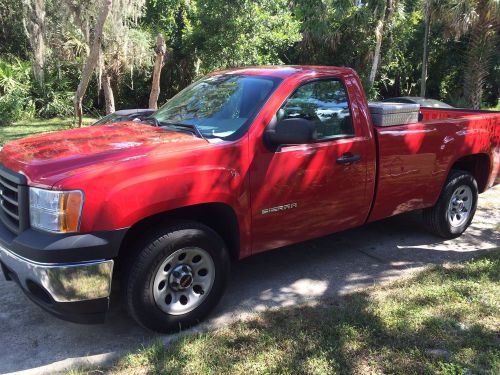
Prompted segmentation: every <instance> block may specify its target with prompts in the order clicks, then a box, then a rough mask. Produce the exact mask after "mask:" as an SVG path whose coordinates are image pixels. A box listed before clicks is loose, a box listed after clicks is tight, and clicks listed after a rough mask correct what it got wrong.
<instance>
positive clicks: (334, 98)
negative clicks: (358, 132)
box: [277, 79, 354, 140]
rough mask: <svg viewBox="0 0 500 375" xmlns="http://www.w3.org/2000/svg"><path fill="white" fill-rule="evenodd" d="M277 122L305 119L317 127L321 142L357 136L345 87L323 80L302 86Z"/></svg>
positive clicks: (329, 80)
mask: <svg viewBox="0 0 500 375" xmlns="http://www.w3.org/2000/svg"><path fill="white" fill-rule="evenodd" d="M277 118H278V121H280V120H285V119H289V118H303V119H306V120H309V121H311V122H312V123H313V124H314V127H315V128H316V132H317V139H318V140H328V139H332V138H338V137H342V136H352V135H354V129H353V127H352V119H351V112H350V111H349V102H348V98H347V92H346V90H345V87H344V85H343V84H342V82H340V81H339V80H337V79H324V80H318V81H313V82H309V83H306V84H304V85H302V86H300V87H299V88H298V89H297V90H296V91H295V93H294V94H293V95H292V96H291V97H290V98H288V100H287V101H286V102H285V104H284V105H283V106H282V107H281V109H280V110H279V111H278V114H277Z"/></svg>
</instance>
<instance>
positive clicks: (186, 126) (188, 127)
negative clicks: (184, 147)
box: [155, 119, 207, 140]
mask: <svg viewBox="0 0 500 375" xmlns="http://www.w3.org/2000/svg"><path fill="white" fill-rule="evenodd" d="M155 121H156V122H157V124H158V125H159V126H165V127H167V128H181V129H185V130H187V131H189V132H191V133H193V134H194V135H196V136H197V137H198V138H201V139H204V140H207V139H206V138H205V136H204V135H203V133H202V132H201V131H200V129H198V127H197V126H196V125H194V124H183V123H180V122H163V121H158V120H156V119H155Z"/></svg>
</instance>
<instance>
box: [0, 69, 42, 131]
mask: <svg viewBox="0 0 500 375" xmlns="http://www.w3.org/2000/svg"><path fill="white" fill-rule="evenodd" d="M31 85H32V79H31V65H30V63H29V62H25V61H21V60H19V59H14V60H13V61H12V62H9V61H7V60H3V59H0V125H5V124H10V123H11V122H13V121H17V120H20V119H27V118H31V117H33V115H34V114H35V105H34V102H33V99H32V98H31V95H30V89H31Z"/></svg>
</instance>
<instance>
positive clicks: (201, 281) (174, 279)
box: [153, 247, 215, 315]
mask: <svg viewBox="0 0 500 375" xmlns="http://www.w3.org/2000/svg"><path fill="white" fill-rule="evenodd" d="M189 277H191V281H190V280H189ZM214 280H215V265H214V261H213V259H212V257H211V256H210V254H209V253H208V252H207V251H206V250H203V249H201V248H199V247H186V248H183V249H180V250H177V251H175V252H173V253H172V254H170V255H169V256H168V257H167V258H166V259H165V260H164V261H163V262H162V264H161V265H160V267H159V268H158V270H157V271H156V275H155V278H154V281H153V296H154V299H155V302H156V305H157V306H158V307H159V308H160V310H162V311H163V312H165V313H167V314H170V315H182V314H187V313H188V312H191V311H193V310H194V309H196V308H197V307H198V306H200V305H201V303H202V302H203V301H204V300H205V299H206V298H207V296H208V294H209V293H210V290H211V289H212V286H213V284H214Z"/></svg>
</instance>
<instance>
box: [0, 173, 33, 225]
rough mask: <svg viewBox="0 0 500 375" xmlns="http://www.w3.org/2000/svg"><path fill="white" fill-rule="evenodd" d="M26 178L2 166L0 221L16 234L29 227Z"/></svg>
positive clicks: (0, 175) (0, 174)
mask: <svg viewBox="0 0 500 375" xmlns="http://www.w3.org/2000/svg"><path fill="white" fill-rule="evenodd" d="M28 215H29V213H28V186H27V181H26V177H25V176H24V175H22V174H20V173H15V172H13V171H11V170H10V169H7V168H5V167H4V166H2V165H0V221H1V222H2V223H3V224H4V225H5V226H6V227H7V228H8V229H9V230H10V231H11V232H14V233H20V232H22V231H23V230H25V229H26V228H27V227H28V224H29V217H28Z"/></svg>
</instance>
